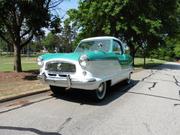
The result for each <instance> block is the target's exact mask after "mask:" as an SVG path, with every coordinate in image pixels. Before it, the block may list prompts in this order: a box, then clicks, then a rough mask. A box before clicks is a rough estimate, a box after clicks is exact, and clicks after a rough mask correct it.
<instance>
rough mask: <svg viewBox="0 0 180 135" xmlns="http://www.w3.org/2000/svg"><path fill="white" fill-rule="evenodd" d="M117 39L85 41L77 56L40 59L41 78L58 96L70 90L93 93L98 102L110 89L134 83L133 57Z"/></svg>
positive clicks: (55, 55) (91, 39)
mask: <svg viewBox="0 0 180 135" xmlns="http://www.w3.org/2000/svg"><path fill="white" fill-rule="evenodd" d="M126 50H127V46H126V45H125V44H123V43H122V42H121V41H120V40H119V39H117V38H115V37H109V36H105V37H93V38H87V39H84V40H82V41H81V42H80V43H79V45H78V46H77V48H76V49H75V51H74V52H73V53H48V54H44V55H41V56H39V57H38V65H40V74H39V78H40V79H41V80H42V81H43V82H45V83H47V84H48V85H49V86H50V89H51V90H52V92H53V93H54V94H55V95H57V94H60V93H62V92H64V91H65V90H68V89H70V88H75V89H84V90H91V91H92V93H94V97H95V98H96V99H97V100H102V99H104V97H105V95H106V92H107V88H108V87H110V86H113V85H115V84H117V83H118V82H120V81H124V80H126V82H127V83H130V79H131V73H132V71H133V68H132V57H131V56H130V55H129V54H128V53H126Z"/></svg>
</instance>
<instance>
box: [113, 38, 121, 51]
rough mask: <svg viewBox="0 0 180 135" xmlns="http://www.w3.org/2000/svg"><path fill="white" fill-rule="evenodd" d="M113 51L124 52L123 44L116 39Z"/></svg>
mask: <svg viewBox="0 0 180 135" xmlns="http://www.w3.org/2000/svg"><path fill="white" fill-rule="evenodd" d="M113 52H114V53H117V54H122V53H123V51H122V46H121V44H120V43H119V42H118V41H116V40H113Z"/></svg>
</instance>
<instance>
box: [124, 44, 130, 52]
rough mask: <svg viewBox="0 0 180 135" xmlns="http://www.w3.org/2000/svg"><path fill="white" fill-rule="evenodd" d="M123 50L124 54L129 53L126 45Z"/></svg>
mask: <svg viewBox="0 0 180 135" xmlns="http://www.w3.org/2000/svg"><path fill="white" fill-rule="evenodd" d="M124 50H125V53H129V52H130V50H129V47H128V46H127V45H126V46H125V48H124Z"/></svg>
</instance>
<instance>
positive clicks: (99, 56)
mask: <svg viewBox="0 0 180 135" xmlns="http://www.w3.org/2000/svg"><path fill="white" fill-rule="evenodd" d="M84 54H86V55H87V56H88V59H89V60H90V61H94V60H118V61H119V63H120V64H121V65H122V66H123V65H124V66H126V65H129V64H131V63H132V58H131V56H129V55H127V54H122V55H120V54H115V53H113V52H103V51H87V52H83V53H82V52H74V53H47V54H44V55H41V57H42V58H43V60H50V59H58V58H62V59H67V60H74V61H78V60H79V58H80V56H81V55H84Z"/></svg>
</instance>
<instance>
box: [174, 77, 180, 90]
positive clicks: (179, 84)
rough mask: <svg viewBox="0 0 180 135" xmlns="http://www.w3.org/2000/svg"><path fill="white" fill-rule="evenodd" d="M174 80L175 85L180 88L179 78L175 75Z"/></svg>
mask: <svg viewBox="0 0 180 135" xmlns="http://www.w3.org/2000/svg"><path fill="white" fill-rule="evenodd" d="M173 78H174V80H175V84H176V85H177V86H178V87H180V82H179V81H178V80H177V78H176V76H175V75H173Z"/></svg>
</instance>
